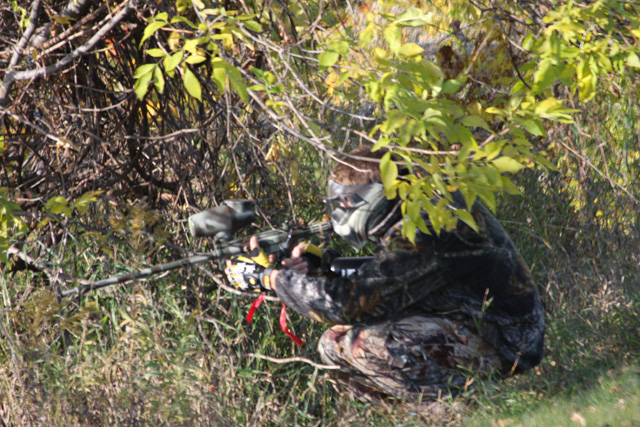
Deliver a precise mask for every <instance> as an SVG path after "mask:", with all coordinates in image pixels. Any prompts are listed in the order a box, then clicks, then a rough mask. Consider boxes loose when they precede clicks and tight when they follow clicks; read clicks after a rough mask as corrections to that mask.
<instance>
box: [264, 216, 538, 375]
mask: <svg viewBox="0 0 640 427" xmlns="http://www.w3.org/2000/svg"><path fill="white" fill-rule="evenodd" d="M471 213H472V215H473V216H474V218H475V220H476V223H477V224H478V227H479V232H476V231H474V230H473V229H471V228H470V227H469V226H467V225H466V224H464V223H463V222H462V221H459V222H458V226H457V228H456V229H455V230H452V231H450V232H447V231H442V232H441V233H440V235H439V236H437V235H435V234H430V235H429V234H423V233H420V232H419V231H418V233H417V236H416V243H415V245H413V244H411V243H410V242H409V241H408V240H406V239H405V238H403V237H402V233H401V225H402V222H401V221H399V222H397V223H396V224H395V225H393V226H392V227H390V228H389V229H388V230H387V232H386V233H385V235H384V236H383V237H382V239H381V241H380V246H379V248H378V249H377V251H376V254H375V257H374V259H373V260H371V261H368V262H366V263H365V264H363V265H362V266H361V267H360V268H359V269H358V272H357V273H356V274H354V275H352V276H349V277H347V278H342V277H310V276H306V275H302V274H299V273H295V272H292V271H287V270H283V271H281V272H280V274H279V276H278V279H277V291H276V292H277V294H278V297H279V298H280V299H282V301H284V302H285V303H286V304H287V306H289V307H291V308H293V309H294V310H296V311H297V312H299V313H301V314H303V315H306V316H308V317H310V318H312V319H315V320H318V321H324V322H328V323H342V324H358V323H360V324H361V323H364V324H370V323H372V322H375V321H377V320H382V319H387V318H389V317H392V316H397V315H402V314H409V313H413V314H415V313H424V314H433V315H441V316H448V317H451V318H455V319H459V320H462V321H464V323H465V325H467V327H469V328H471V329H472V330H475V331H477V332H478V333H479V334H480V335H481V336H482V337H483V338H484V339H485V340H486V341H487V342H489V343H490V344H491V345H492V346H493V347H494V348H495V349H496V350H497V351H498V353H499V354H500V355H501V356H502V357H503V359H504V360H505V361H506V362H507V363H509V364H513V365H515V366H517V369H518V370H520V369H528V368H530V367H532V366H535V365H537V364H538V363H539V362H540V360H541V358H542V351H543V336H544V329H545V325H544V320H543V309H542V303H541V301H540V297H539V295H538V292H537V289H536V286H535V284H534V282H533V280H532V277H531V273H530V271H529V268H528V266H527V264H526V263H525V261H524V260H523V258H522V256H521V255H520V253H519V252H518V250H517V249H516V247H515V246H514V244H513V242H512V241H511V239H510V238H509V236H508V235H507V233H506V232H505V230H504V229H503V228H502V226H501V225H500V223H499V222H498V221H497V220H496V218H495V217H493V215H491V214H490V213H489V212H488V211H487V210H486V209H485V208H484V207H483V206H481V205H479V204H476V205H475V206H474V207H473V209H472V212H471ZM424 218H425V221H427V224H428V220H427V217H426V214H424Z"/></svg>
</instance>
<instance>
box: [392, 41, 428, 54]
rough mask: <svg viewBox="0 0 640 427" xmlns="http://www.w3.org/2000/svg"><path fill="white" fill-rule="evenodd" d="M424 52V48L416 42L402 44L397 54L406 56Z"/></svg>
mask: <svg viewBox="0 0 640 427" xmlns="http://www.w3.org/2000/svg"><path fill="white" fill-rule="evenodd" d="M422 52H424V49H423V48H421V47H420V45H418V44H417V43H407V44H404V45H402V47H401V48H400V49H399V50H398V54H399V55H402V56H406V57H411V56H416V55H420V54H421V53H422Z"/></svg>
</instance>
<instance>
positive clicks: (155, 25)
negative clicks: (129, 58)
mask: <svg viewBox="0 0 640 427" xmlns="http://www.w3.org/2000/svg"><path fill="white" fill-rule="evenodd" d="M165 25H167V23H166V21H155V22H152V23H151V24H149V25H147V27H146V28H145V29H144V33H143V34H142V40H140V46H142V43H144V41H145V40H146V39H148V38H149V37H151V36H152V35H154V34H155V32H156V31H158V30H159V29H160V28H162V27H164V26H165Z"/></svg>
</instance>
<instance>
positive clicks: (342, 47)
mask: <svg viewBox="0 0 640 427" xmlns="http://www.w3.org/2000/svg"><path fill="white" fill-rule="evenodd" d="M327 50H330V51H333V52H338V53H339V54H340V55H348V54H349V42H346V41H344V40H342V41H339V42H336V43H332V44H331V45H330V46H329V48H328V49H327Z"/></svg>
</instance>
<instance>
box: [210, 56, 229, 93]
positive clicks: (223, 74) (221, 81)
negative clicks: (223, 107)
mask: <svg viewBox="0 0 640 427" xmlns="http://www.w3.org/2000/svg"><path fill="white" fill-rule="evenodd" d="M220 61H221V60H220ZM218 63H219V61H214V62H213V65H214V67H213V81H214V82H215V83H216V86H218V90H219V91H220V92H223V93H224V92H225V91H226V90H227V70H226V69H225V68H224V67H223V66H221V65H218Z"/></svg>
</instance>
